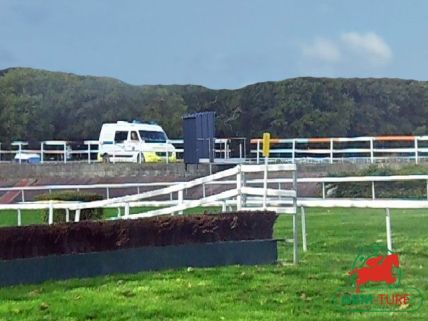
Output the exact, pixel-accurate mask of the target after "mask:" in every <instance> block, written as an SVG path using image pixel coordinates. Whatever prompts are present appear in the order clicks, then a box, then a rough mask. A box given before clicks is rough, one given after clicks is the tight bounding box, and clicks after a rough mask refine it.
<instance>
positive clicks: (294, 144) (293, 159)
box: [291, 139, 296, 164]
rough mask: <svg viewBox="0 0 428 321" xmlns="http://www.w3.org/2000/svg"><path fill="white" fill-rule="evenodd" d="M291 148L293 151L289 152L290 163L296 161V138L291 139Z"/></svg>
mask: <svg viewBox="0 0 428 321" xmlns="http://www.w3.org/2000/svg"><path fill="white" fill-rule="evenodd" d="M292 148H293V151H292V154H291V160H292V163H293V164H294V163H295V162H296V140H295V139H293V143H292Z"/></svg>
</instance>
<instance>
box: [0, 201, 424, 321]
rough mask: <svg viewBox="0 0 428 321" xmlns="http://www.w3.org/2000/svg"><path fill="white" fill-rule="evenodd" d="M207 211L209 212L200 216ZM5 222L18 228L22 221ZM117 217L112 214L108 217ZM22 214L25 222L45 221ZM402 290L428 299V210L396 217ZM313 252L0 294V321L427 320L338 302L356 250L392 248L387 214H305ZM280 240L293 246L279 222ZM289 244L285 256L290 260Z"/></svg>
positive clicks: (7, 217)
mask: <svg viewBox="0 0 428 321" xmlns="http://www.w3.org/2000/svg"><path fill="white" fill-rule="evenodd" d="M202 211H203V210H202ZM3 214H4V213H1V215H2V218H3V221H2V224H3V225H6V224H15V222H16V216H15V213H5V214H4V215H3ZM110 215H113V213H110ZM37 217H38V216H37V215H32V214H31V213H26V214H24V223H26V224H29V223H31V222H33V223H34V222H38V220H40V218H39V219H38V218H37ZM392 224H393V232H394V247H395V250H396V251H397V252H398V253H399V254H400V264H401V266H402V270H403V273H404V275H403V277H402V282H401V283H402V285H403V286H406V287H410V286H414V287H418V288H419V289H421V290H422V292H423V294H424V295H425V296H426V294H427V293H428V211H426V210H393V211H392ZM307 230H308V247H309V249H308V252H306V253H304V254H303V253H301V262H300V264H299V265H298V266H292V265H289V264H284V263H279V264H276V265H266V266H250V267H248V266H230V267H221V268H204V269H190V268H189V269H180V270H174V271H172V270H168V271H157V272H144V273H139V274H135V275H116V276H110V277H98V278H93V279H84V280H70V281H62V282H46V283H44V284H39V285H31V286H16V287H8V288H3V289H0V320H1V321H3V320H55V321H57V320H70V321H71V320H159V321H160V320H195V321H196V320H207V321H208V320H209V321H212V320H263V321H269V320H338V321H339V320H367V321H369V320H370V321H371V320H400V321H401V320H412V321H413V320H421V321H422V320H423V321H426V320H428V303H427V302H425V303H424V305H423V306H422V308H421V309H419V310H418V311H416V312H412V313H411V312H407V313H406V312H395V313H368V312H361V313H358V312H354V313H350V312H339V311H336V310H335V306H334V304H333V303H332V301H331V297H332V295H333V294H334V292H335V290H336V289H337V288H339V287H343V286H346V284H347V282H348V276H347V272H348V271H350V269H351V266H352V263H353V260H354V259H355V257H356V255H357V251H358V248H359V247H363V246H370V245H371V244H374V243H377V244H385V216H384V211H383V210H360V209H308V210H307ZM275 234H276V237H278V238H279V237H284V236H285V235H286V236H287V237H291V218H290V217H284V216H283V217H280V219H279V220H278V222H277V224H276V226H275ZM291 253H292V252H291V244H288V245H285V244H284V243H281V248H280V256H281V258H282V259H285V258H286V259H291Z"/></svg>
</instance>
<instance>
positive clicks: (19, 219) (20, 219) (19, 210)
mask: <svg viewBox="0 0 428 321" xmlns="http://www.w3.org/2000/svg"><path fill="white" fill-rule="evenodd" d="M21 225H22V216H21V209H19V208H18V226H21Z"/></svg>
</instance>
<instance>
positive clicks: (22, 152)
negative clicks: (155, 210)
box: [0, 137, 246, 164]
mask: <svg viewBox="0 0 428 321" xmlns="http://www.w3.org/2000/svg"><path fill="white" fill-rule="evenodd" d="M166 143H167V144H172V145H174V147H175V150H174V152H175V153H176V156H177V159H182V158H183V157H182V156H183V151H184V150H183V148H184V141H183V139H169V140H167V141H166ZM39 144H40V148H38V149H37V148H35V149H34V148H33V149H29V148H28V142H25V141H14V142H12V143H11V148H10V149H5V148H1V146H2V144H1V143H0V161H7V160H9V161H10V160H13V158H14V157H15V156H16V155H19V157H18V159H16V162H18V163H22V162H24V161H25V159H24V158H25V157H24V156H30V155H31V154H33V155H38V156H40V163H42V164H43V163H47V162H50V161H56V162H58V161H60V162H64V163H67V162H72V161H87V162H88V163H89V164H90V163H92V162H96V161H97V156H98V151H99V145H100V142H99V141H97V140H85V141H83V143H76V142H70V141H64V140H48V141H42V142H40V143H39ZM167 144H165V148H164V147H162V146H161V147H153V146H150V144H148V146H147V148H146V149H145V150H143V151H142V152H156V153H162V154H163V153H166V152H169V153H171V150H167V146H168V145H167ZM214 144H215V145H214V154H215V157H216V158H217V159H222V160H229V159H232V158H236V159H242V160H244V159H245V158H246V138H244V137H230V138H216V139H215V140H214ZM3 146H4V145H3ZM76 146H77V147H76ZM116 158H117V157H116V155H114V154H113V155H112V157H111V161H112V162H113V163H115V162H116ZM140 159H141V158H140ZM164 161H165V162H166V163H168V157H164Z"/></svg>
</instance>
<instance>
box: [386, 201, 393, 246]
mask: <svg viewBox="0 0 428 321" xmlns="http://www.w3.org/2000/svg"><path fill="white" fill-rule="evenodd" d="M386 244H387V247H388V251H390V252H392V229H391V213H390V212H389V208H387V209H386Z"/></svg>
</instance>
